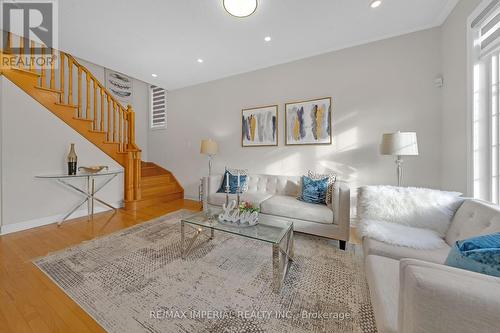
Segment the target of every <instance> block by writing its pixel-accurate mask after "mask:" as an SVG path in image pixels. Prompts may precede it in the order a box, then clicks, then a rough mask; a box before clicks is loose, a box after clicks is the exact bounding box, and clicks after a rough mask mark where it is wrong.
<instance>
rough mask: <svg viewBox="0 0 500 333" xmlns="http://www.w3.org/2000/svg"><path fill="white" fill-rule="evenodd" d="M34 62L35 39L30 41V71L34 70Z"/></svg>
mask: <svg viewBox="0 0 500 333" xmlns="http://www.w3.org/2000/svg"><path fill="white" fill-rule="evenodd" d="M34 62H35V41H33V40H32V41H31V43H30V65H29V69H30V71H32V72H33V71H34V70H35V67H34V65H35V64H34Z"/></svg>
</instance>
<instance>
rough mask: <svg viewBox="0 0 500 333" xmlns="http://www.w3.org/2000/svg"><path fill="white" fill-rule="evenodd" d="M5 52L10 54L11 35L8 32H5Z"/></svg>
mask: <svg viewBox="0 0 500 333" xmlns="http://www.w3.org/2000/svg"><path fill="white" fill-rule="evenodd" d="M5 52H7V53H11V52H12V33H11V32H10V31H8V32H7V49H6V50H5Z"/></svg>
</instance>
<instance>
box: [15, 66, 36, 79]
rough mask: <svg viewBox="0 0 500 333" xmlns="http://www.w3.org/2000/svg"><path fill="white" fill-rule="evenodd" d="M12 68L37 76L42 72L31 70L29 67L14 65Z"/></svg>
mask: <svg viewBox="0 0 500 333" xmlns="http://www.w3.org/2000/svg"><path fill="white" fill-rule="evenodd" d="M12 69H13V70H15V71H19V72H23V73H26V74H30V75H35V76H38V77H40V73H38V72H34V71H30V70H29V69H23V68H18V67H12Z"/></svg>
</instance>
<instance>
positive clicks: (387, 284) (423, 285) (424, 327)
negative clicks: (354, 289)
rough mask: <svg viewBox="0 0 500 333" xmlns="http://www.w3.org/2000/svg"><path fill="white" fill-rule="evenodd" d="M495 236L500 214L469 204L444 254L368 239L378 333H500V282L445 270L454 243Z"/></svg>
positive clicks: (453, 226)
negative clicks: (477, 237) (481, 236)
mask: <svg viewBox="0 0 500 333" xmlns="http://www.w3.org/2000/svg"><path fill="white" fill-rule="evenodd" d="M360 195H362V193H360ZM495 232H500V208H499V207H498V206H493V205H491V204H488V203H485V202H481V201H476V200H465V201H464V202H463V204H462V205H461V206H460V208H459V209H458V211H457V212H456V214H455V216H454V218H453V220H452V223H451V226H450V228H449V230H448V231H447V234H446V238H445V241H446V243H447V246H445V247H443V248H440V249H435V250H417V249H412V248H407V247H402V246H393V245H390V244H386V243H383V242H380V241H376V240H373V239H370V238H364V239H363V251H364V254H365V268H366V274H367V279H368V284H369V287H370V294H371V300H372V305H373V308H374V312H375V318H376V323H377V329H378V332H379V333H394V332H399V333H416V332H422V333H471V332H474V333H492V332H500V278H497V277H492V276H488V275H484V274H479V273H475V272H470V271H466V270H462V269H457V268H453V267H449V266H445V265H443V263H444V262H445V260H446V258H447V256H448V253H449V251H450V246H452V245H453V244H454V243H455V241H457V240H463V239H467V238H470V237H474V236H479V235H485V234H491V233H495Z"/></svg>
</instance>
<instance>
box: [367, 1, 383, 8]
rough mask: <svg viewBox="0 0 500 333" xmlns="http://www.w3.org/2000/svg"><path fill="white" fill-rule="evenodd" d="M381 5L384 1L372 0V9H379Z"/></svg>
mask: <svg viewBox="0 0 500 333" xmlns="http://www.w3.org/2000/svg"><path fill="white" fill-rule="evenodd" d="M381 4H382V0H372V2H370V7H372V8H377V7H378V6H380V5H381Z"/></svg>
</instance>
